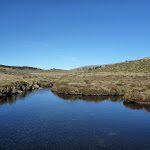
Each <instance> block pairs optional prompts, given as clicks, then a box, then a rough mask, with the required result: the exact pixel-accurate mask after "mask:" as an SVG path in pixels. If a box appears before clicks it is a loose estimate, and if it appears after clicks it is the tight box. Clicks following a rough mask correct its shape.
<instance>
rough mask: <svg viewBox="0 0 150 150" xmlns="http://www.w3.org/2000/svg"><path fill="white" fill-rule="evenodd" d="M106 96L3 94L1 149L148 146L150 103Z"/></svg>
mask: <svg viewBox="0 0 150 150" xmlns="http://www.w3.org/2000/svg"><path fill="white" fill-rule="evenodd" d="M79 99H80V100H79ZM105 99H106V97H101V98H99V97H81V96H79V97H77V96H62V95H59V96H56V95H54V94H53V93H51V92H50V89H43V90H36V91H33V92H31V93H26V94H24V95H22V96H19V97H16V96H15V95H13V96H11V97H7V98H3V99H2V98H1V99H0V150H127V149H128V150H150V107H149V106H140V105H136V104H128V103H123V101H122V100H121V98H117V99H116V98H113V97H112V98H107V99H109V100H105Z"/></svg>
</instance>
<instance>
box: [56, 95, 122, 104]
mask: <svg viewBox="0 0 150 150" xmlns="http://www.w3.org/2000/svg"><path fill="white" fill-rule="evenodd" d="M54 94H55V95H56V96H58V97H59V98H61V99H64V100H71V101H76V100H83V101H87V102H95V103H99V102H102V101H104V100H110V101H113V102H121V101H123V100H122V97H119V96H83V95H66V94H56V93H54Z"/></svg>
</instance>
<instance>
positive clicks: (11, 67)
mask: <svg viewBox="0 0 150 150" xmlns="http://www.w3.org/2000/svg"><path fill="white" fill-rule="evenodd" d="M0 68H4V69H5V68H10V69H20V70H42V69H39V68H35V67H28V66H7V65H0Z"/></svg>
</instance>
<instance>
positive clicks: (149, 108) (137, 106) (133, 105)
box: [123, 101, 150, 112]
mask: <svg viewBox="0 0 150 150" xmlns="http://www.w3.org/2000/svg"><path fill="white" fill-rule="evenodd" d="M123 104H124V106H125V107H127V108H131V109H145V110H146V111H147V112H150V105H141V104H136V103H131V102H125V101H124V102H123Z"/></svg>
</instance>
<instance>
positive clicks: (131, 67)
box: [74, 57, 150, 72]
mask: <svg viewBox="0 0 150 150" xmlns="http://www.w3.org/2000/svg"><path fill="white" fill-rule="evenodd" d="M95 69H99V70H98V71H106V72H122V71H123V72H150V57H146V58H144V59H139V60H133V61H126V62H122V63H115V64H106V65H89V66H82V67H79V68H75V69H74V70H95Z"/></svg>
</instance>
